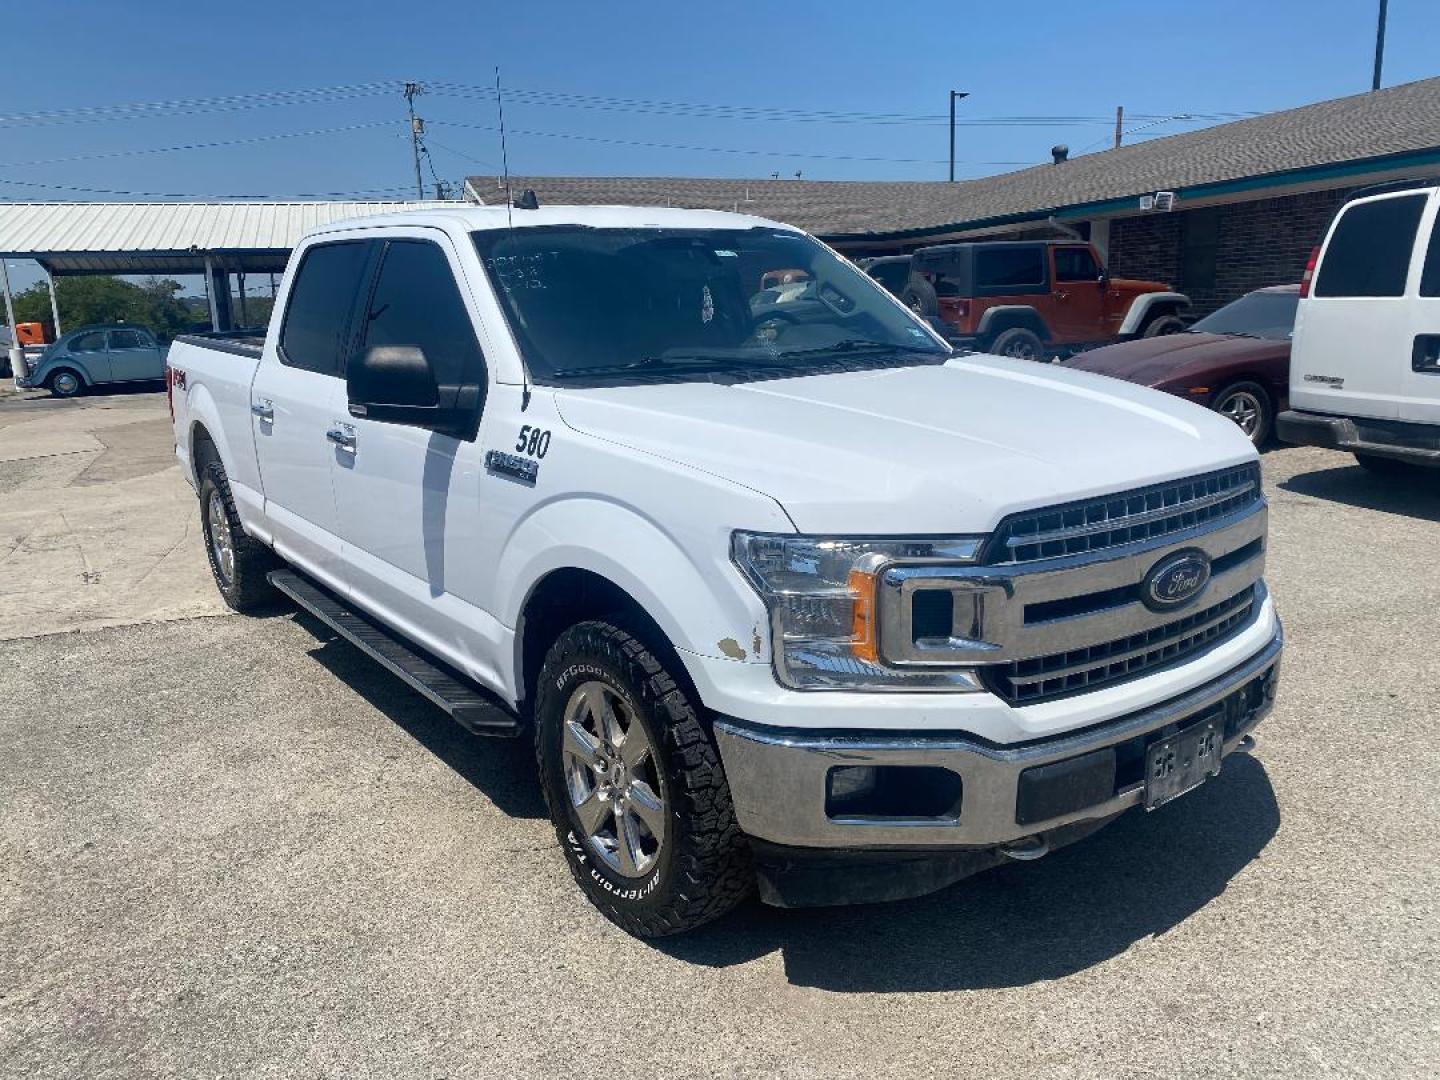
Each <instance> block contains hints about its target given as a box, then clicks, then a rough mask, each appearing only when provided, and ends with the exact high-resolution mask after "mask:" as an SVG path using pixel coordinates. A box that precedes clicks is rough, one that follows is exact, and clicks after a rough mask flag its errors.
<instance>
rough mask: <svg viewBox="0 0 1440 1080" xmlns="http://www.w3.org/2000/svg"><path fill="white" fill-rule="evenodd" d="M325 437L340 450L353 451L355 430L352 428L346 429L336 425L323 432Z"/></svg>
mask: <svg viewBox="0 0 1440 1080" xmlns="http://www.w3.org/2000/svg"><path fill="white" fill-rule="evenodd" d="M325 438H327V439H329V440H330V441H331V442H332V443H334V444H335V445H336V446H338V447H339V448H340V449H341V450H346V451H349V452H350V453H352V454H353V453H355V432H354V430H353V429H351V430H349V431H347V430H345V428H344V427H341V426H339V425H336V426H335V427H332V428H331V429H330V430H329V431H327V432H325Z"/></svg>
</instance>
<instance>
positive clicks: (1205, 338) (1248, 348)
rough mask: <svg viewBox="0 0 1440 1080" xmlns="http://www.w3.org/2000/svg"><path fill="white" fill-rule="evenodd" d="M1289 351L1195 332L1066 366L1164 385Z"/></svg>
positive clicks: (1093, 354) (1106, 351)
mask: <svg viewBox="0 0 1440 1080" xmlns="http://www.w3.org/2000/svg"><path fill="white" fill-rule="evenodd" d="M1289 352H1290V342H1288V341H1265V340H1261V339H1259V338H1245V337H1236V336H1232V335H1228V334H1197V333H1195V332H1193V331H1191V332H1188V333H1184V334H1165V335H1163V336H1161V337H1155V338H1138V339H1137V340H1135V341H1122V342H1120V343H1119V344H1118V345H1106V346H1105V347H1104V348H1101V349H1091V350H1090V351H1089V352H1083V353H1080V354H1078V355H1076V356H1074V357H1072V358H1071V359H1069V360H1067V361H1066V362H1065V366H1066V367H1067V368H1070V369H1071V370H1073V371H1093V372H1095V373H1096V374H1098V375H1110V376H1112V377H1114V378H1117V379H1125V380H1126V381H1128V382H1134V383H1140V384H1141V385H1143V386H1159V385H1161V384H1162V383H1166V382H1169V381H1170V380H1172V379H1175V378H1177V377H1180V376H1182V375H1189V374H1192V373H1198V372H1202V371H1205V370H1207V369H1210V368H1216V367H1219V366H1221V365H1225V364H1235V363H1239V362H1242V361H1247V360H1248V361H1255V362H1259V361H1261V360H1269V359H1272V358H1283V357H1284V356H1285V355H1286V354H1288V353H1289Z"/></svg>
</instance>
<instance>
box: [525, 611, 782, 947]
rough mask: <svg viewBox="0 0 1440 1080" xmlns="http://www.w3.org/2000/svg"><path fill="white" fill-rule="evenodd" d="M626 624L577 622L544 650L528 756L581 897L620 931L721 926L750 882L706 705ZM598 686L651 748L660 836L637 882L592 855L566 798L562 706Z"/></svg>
mask: <svg viewBox="0 0 1440 1080" xmlns="http://www.w3.org/2000/svg"><path fill="white" fill-rule="evenodd" d="M624 623H625V620H623V619H617V620H616V621H614V622H606V621H599V620H595V621H587V622H582V623H579V624H577V625H576V626H573V627H571V628H570V629H569V630H566V631H565V632H564V633H563V634H561V635H560V637H559V638H558V639H557V640H556V642H555V644H554V645H553V646H552V647H551V649H550V652H549V654H548V655H547V656H546V658H545V662H544V665H543V667H542V668H541V671H540V676H539V680H538V685H537V687H536V691H535V756H536V760H537V762H538V764H539V768H540V783H541V788H542V790H543V791H544V793H545V801H546V804H547V806H548V807H549V809H550V818H551V821H552V822H553V823H554V825H555V833H556V836H557V838H558V839H559V841H560V846H561V849H562V850H563V852H564V854H565V859H566V862H567V863H568V864H569V867H570V872H571V874H572V875H574V877H575V880H576V882H578V883H579V885H580V888H581V890H583V891H584V893H585V895H586V897H587V898H588V899H589V900H590V902H591V903H593V904H594V905H595V906H596V907H597V908H599V909H600V911H601V913H602V914H604V915H605V917H606V918H608V919H609V920H610V921H611V922H613V923H615V924H616V925H617V926H619V927H620V928H621V929H623V930H625V931H626V932H627V933H630V934H633V935H635V936H636V937H640V938H655V937H664V936H666V935H669V934H677V933H681V932H683V931H686V930H691V929H694V928H695V927H697V926H700V925H702V924H704V923H707V922H710V921H712V920H714V919H718V918H719V917H720V916H722V915H724V914H725V913H726V912H728V911H730V910H731V909H732V908H734V907H735V906H736V905H737V904H739V903H740V902H741V901H743V900H744V899H745V898H746V897H747V896H749V895H750V893H751V891H752V890H753V889H754V884H755V877H754V870H753V868H752V865H751V861H750V852H749V847H748V845H747V844H746V841H745V836H744V834H743V833H742V832H741V831H740V826H739V824H738V823H737V822H736V820H735V809H734V806H733V804H732V803H731V799H730V788H729V785H728V784H727V783H726V781H725V771H724V768H723V767H722V765H721V762H720V754H719V751H718V750H717V749H716V746H715V742H714V739H713V737H712V735H711V732H710V728H709V724H708V723H707V722H706V719H705V716H704V711H703V708H702V707H701V705H700V703H699V702H698V701H696V700H694V699H693V697H692V692H691V691H688V690H687V689H686V688H685V686H686V684H685V683H684V682H683V681H682V680H677V679H676V678H675V676H674V674H672V672H671V671H670V670H668V669H667V666H666V663H664V662H662V660H661V659H660V658H659V656H657V650H656V649H652V648H651V647H649V646H648V645H647V644H646V643H645V642H644V641H643V640H642V637H641V636H640V635H639V634H637V633H636V632H635V630H634V629H632V628H630V627H628V626H627V625H625V624H624ZM670 663H672V664H678V660H674V659H671V660H670ZM596 682H599V683H601V684H603V686H604V688H605V690H606V691H607V692H608V693H609V694H612V695H614V697H615V698H617V699H618V701H619V703H620V704H622V705H623V706H624V708H625V709H626V710H628V712H629V720H630V722H631V723H632V724H633V723H636V722H638V723H640V724H642V725H644V732H645V734H646V735H647V736H648V742H649V745H650V747H651V748H653V749H654V755H653V759H652V760H653V772H654V779H655V780H656V781H658V783H659V784H660V786H661V788H662V790H661V791H660V792H659V793H658V794H659V795H660V797H661V801H662V804H663V816H664V821H665V827H664V832H665V835H664V836H663V837H662V838H660V839H659V846H658V851H657V852H656V854H655V855H654V859H655V862H654V865H653V866H652V867H650V868H649V869H648V870H647V871H646V872H645V873H644V875H643V876H640V877H635V876H631V877H626V876H624V875H623V874H621V873H618V872H617V871H616V870H615V869H614V868H613V867H612V866H610V865H608V864H607V862H606V861H605V860H604V859H602V858H600V857H599V856H598V855H597V853H596V851H595V850H594V849H593V847H592V846H591V843H590V841H589V840H587V839H586V836H587V834H586V832H585V830H584V828H583V827H582V826H581V824H580V819H579V816H578V815H577V813H576V810H575V805H574V803H573V801H572V795H571V787H570V782H569V780H568V778H567V772H566V769H567V764H566V760H565V756H564V752H563V750H562V740H564V738H565V735H566V733H565V723H566V715H565V714H566V709H567V706H568V705H570V703H571V702H572V701H573V700H574V696H575V695H576V694H577V692H578V693H583V690H582V689H581V688H582V687H585V686H587V685H589V684H593V683H596Z"/></svg>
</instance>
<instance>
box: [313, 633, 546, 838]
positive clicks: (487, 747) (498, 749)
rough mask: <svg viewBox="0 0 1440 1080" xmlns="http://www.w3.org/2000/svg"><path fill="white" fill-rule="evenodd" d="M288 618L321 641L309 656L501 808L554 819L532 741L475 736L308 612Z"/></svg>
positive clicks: (522, 815)
mask: <svg viewBox="0 0 1440 1080" xmlns="http://www.w3.org/2000/svg"><path fill="white" fill-rule="evenodd" d="M287 614H289V615H290V617H291V618H293V619H294V620H295V623H296V624H297V625H298V626H301V627H303V628H304V629H305V630H308V631H309V632H310V633H311V634H313V635H314V636H315V638H316V639H317V640H318V641H319V644H318V645H316V647H315V648H313V649H311V650H310V655H311V656H312V657H313V658H314V659H315V660H317V661H318V662H319V663H320V665H321V666H322V667H324V668H325V669H326V670H327V671H329V672H330V673H331V674H332V675H334V676H335V677H336V678H337V679H339V680H340V681H341V682H343V683H345V685H346V686H348V687H349V688H350V689H352V690H354V691H355V692H356V693H357V694H359V695H360V696H361V697H363V698H364V699H365V700H366V701H367V702H369V703H370V705H371V706H373V707H374V708H375V709H376V710H377V711H378V712H380V713H382V714H384V716H385V717H386V718H387V719H389V720H390V722H391V723H393V724H395V726H396V727H398V728H400V729H402V730H403V731H404V732H405V733H406V734H408V735H409V736H410V737H411V738H412V739H414V740H415V741H416V742H418V743H419V744H420V745H421V746H423V747H425V749H427V750H429V751H430V753H432V754H434V755H435V756H436V757H437V758H439V759H440V760H441V761H443V762H444V763H445V764H446V765H448V766H450V768H451V769H453V770H455V772H456V774H457V775H459V776H460V778H461V779H463V780H464V781H465V782H466V783H468V784H470V785H471V786H472V787H474V788H475V789H476V790H477V791H479V792H480V793H481V794H483V795H484V796H485V797H486V798H487V799H489V800H490V801H491V802H492V803H494V804H495V807H496V808H497V809H498V810H500V811H501V812H502V813H504V814H507V815H509V816H510V817H515V818H543V817H548V816H549V815H548V814H547V813H546V811H545V800H544V797H543V796H542V795H541V794H540V781H539V778H538V777H537V776H536V773H535V756H534V752H533V750H532V748H531V741H530V740H529V739H528V738H523V737H522V738H518V739H488V738H479V737H477V736H475V735H472V734H470V733H469V732H468V731H466V730H465V729H464V728H462V727H461V726H460V725H459V724H457V723H455V721H453V720H451V719H450V717H448V716H446V715H445V714H444V713H443V712H441V711H440V710H439V709H438V708H436V707H435V706H434V705H432V704H431V703H430V702H428V701H426V700H425V699H424V698H423V697H421V696H420V695H419V694H417V693H416V692H415V691H414V690H411V689H410V688H409V687H408V686H406V685H405V684H404V683H402V682H400V680H399V679H397V678H396V677H395V676H393V675H391V674H390V673H389V672H388V671H386V670H385V669H384V668H382V667H381V666H380V665H379V664H377V663H375V661H373V660H371V659H370V658H369V657H367V656H365V655H364V654H363V653H361V652H360V650H358V649H356V648H355V647H354V646H353V645H351V644H350V643H349V642H348V641H346V640H345V639H344V638H341V637H339V636H338V635H336V634H335V633H334V632H333V631H332V630H331V629H330V628H329V627H328V626H326V625H325V624H324V623H322V622H321V621H320V620H318V619H316V618H315V617H314V616H312V615H310V614H309V613H308V612H305V611H300V610H295V609H291V610H289V611H288V612H287Z"/></svg>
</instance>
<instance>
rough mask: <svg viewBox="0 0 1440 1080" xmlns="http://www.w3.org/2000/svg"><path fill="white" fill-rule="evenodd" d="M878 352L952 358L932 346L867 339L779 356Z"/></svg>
mask: <svg viewBox="0 0 1440 1080" xmlns="http://www.w3.org/2000/svg"><path fill="white" fill-rule="evenodd" d="M868 350H878V351H880V352H898V353H914V354H916V355H925V356H952V355H954V350H953V349H946V350H943V351H942V350H940V349H937V348H935V346H933V345H910V344H907V343H905V342H896V343H889V342H884V341H870V340H869V339H867V338H844V339H842V340H840V341H835V342H831V343H830V344H829V345H818V346H816V347H815V348H813V349H786V350H785V351H784V352H782V353H781V354H780V355H781V356H782V357H785V356H821V355H823V354H825V353H847V352H861V351H868Z"/></svg>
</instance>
